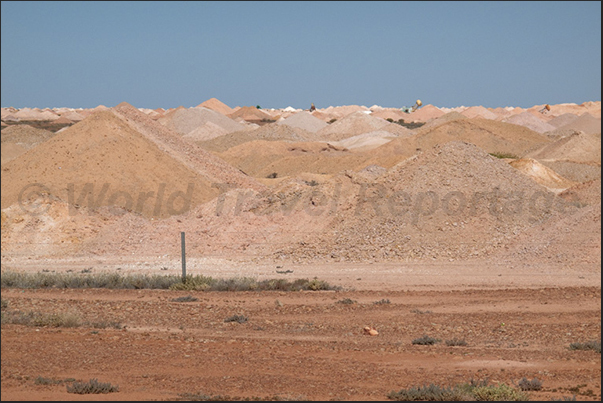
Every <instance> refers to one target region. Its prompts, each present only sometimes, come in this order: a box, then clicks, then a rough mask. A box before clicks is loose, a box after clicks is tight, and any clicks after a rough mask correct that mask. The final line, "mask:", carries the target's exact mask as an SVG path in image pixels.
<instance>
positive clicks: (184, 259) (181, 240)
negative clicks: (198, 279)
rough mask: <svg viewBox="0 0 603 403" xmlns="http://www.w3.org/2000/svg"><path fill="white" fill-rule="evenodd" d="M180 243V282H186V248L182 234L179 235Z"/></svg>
mask: <svg viewBox="0 0 603 403" xmlns="http://www.w3.org/2000/svg"><path fill="white" fill-rule="evenodd" d="M180 243H181V245H182V282H183V283H185V282H186V246H185V244H184V232H181V233H180Z"/></svg>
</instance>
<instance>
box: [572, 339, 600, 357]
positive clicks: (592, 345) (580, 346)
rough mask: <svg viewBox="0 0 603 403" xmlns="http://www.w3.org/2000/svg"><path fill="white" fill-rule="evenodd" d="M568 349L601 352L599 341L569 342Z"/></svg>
mask: <svg viewBox="0 0 603 403" xmlns="http://www.w3.org/2000/svg"><path fill="white" fill-rule="evenodd" d="M569 348H570V350H593V351H596V352H597V353H599V354H601V341H595V340H591V341H587V342H586V343H571V344H570V346H569Z"/></svg>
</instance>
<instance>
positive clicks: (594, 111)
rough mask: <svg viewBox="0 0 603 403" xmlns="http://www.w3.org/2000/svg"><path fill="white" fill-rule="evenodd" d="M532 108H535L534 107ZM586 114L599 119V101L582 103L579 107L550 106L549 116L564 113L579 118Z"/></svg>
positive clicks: (565, 105)
mask: <svg viewBox="0 0 603 403" xmlns="http://www.w3.org/2000/svg"><path fill="white" fill-rule="evenodd" d="M534 108H537V106H536V107H534ZM585 112H588V113H589V114H591V115H592V116H593V117H595V118H601V101H597V102H590V101H589V102H584V103H582V104H580V105H577V104H573V103H564V104H557V105H551V112H550V113H551V115H553V116H559V115H563V114H564V113H572V114H574V115H577V116H580V115H582V114H583V113H585Z"/></svg>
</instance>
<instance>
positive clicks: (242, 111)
mask: <svg viewBox="0 0 603 403" xmlns="http://www.w3.org/2000/svg"><path fill="white" fill-rule="evenodd" d="M228 117H229V118H231V119H233V120H234V119H236V118H241V119H243V120H246V121H248V122H255V121H262V120H271V119H272V116H270V114H268V113H265V112H262V111H261V110H260V109H258V108H256V107H253V106H243V107H241V108H239V109H237V110H236V111H235V112H233V113H230V114H229V115H228Z"/></svg>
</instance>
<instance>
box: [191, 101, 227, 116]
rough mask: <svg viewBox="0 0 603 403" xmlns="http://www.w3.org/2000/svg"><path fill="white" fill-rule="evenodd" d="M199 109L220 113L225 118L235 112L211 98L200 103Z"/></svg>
mask: <svg viewBox="0 0 603 403" xmlns="http://www.w3.org/2000/svg"><path fill="white" fill-rule="evenodd" d="M197 108H207V109H211V110H212V111H216V112H219V113H221V114H222V115H224V116H226V115H230V114H231V113H233V112H234V111H233V110H232V108H231V107H230V106H228V105H226V104H225V103H223V102H222V101H220V100H218V99H216V98H211V99H208V100H207V101H204V102H202V103H200V104H199V105H197Z"/></svg>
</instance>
